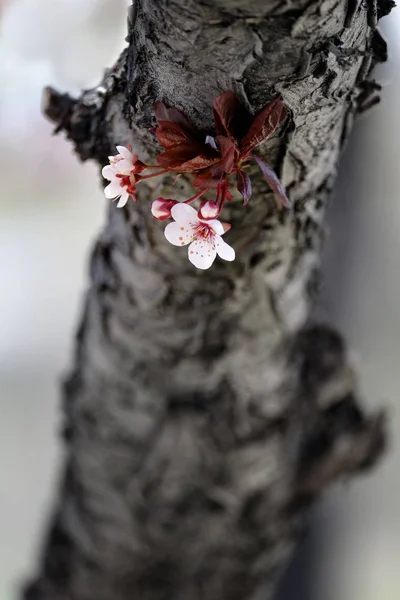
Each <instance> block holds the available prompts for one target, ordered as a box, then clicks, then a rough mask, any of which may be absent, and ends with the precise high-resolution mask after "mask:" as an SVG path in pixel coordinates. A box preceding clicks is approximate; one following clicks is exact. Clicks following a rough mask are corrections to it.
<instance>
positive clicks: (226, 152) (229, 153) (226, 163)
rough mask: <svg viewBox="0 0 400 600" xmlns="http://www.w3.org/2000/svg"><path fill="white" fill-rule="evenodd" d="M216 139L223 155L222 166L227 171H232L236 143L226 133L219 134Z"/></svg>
mask: <svg viewBox="0 0 400 600" xmlns="http://www.w3.org/2000/svg"><path fill="white" fill-rule="evenodd" d="M216 140H217V142H218V146H219V149H220V152H221V155H222V160H221V167H222V168H223V170H224V171H225V173H230V172H231V170H232V167H233V164H234V162H235V150H236V144H235V142H234V141H233V140H232V139H230V138H227V137H225V136H224V135H218V136H217V138H216Z"/></svg>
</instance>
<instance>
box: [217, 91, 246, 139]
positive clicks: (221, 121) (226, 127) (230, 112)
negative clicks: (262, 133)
mask: <svg viewBox="0 0 400 600" xmlns="http://www.w3.org/2000/svg"><path fill="white" fill-rule="evenodd" d="M250 119H251V116H250V115H249V113H248V112H247V110H246V109H245V107H244V106H243V105H242V104H241V103H240V102H239V98H238V97H237V96H236V94H235V92H224V93H223V94H221V95H220V96H217V97H216V98H215V100H214V121H215V129H216V131H217V134H218V135H224V136H228V137H230V138H234V139H237V140H239V139H240V138H241V136H242V134H243V132H245V131H247V128H248V126H249V125H250V122H251V120H250Z"/></svg>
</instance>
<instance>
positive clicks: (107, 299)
mask: <svg viewBox="0 0 400 600" xmlns="http://www.w3.org/2000/svg"><path fill="white" fill-rule="evenodd" d="M387 8H388V3H381V4H378V5H376V4H375V3H374V2H372V1H371V2H368V3H359V2H357V1H354V2H353V1H351V2H347V1H345V0H318V1H317V0H311V1H310V0H297V1H296V2H285V3H281V2H277V1H273V0H270V1H266V0H252V1H250V2H247V3H245V2H243V0H216V1H214V2H208V1H207V0H187V1H185V2H183V1H182V0H181V1H179V0H157V2H154V1H150V0H136V3H135V8H134V10H131V12H130V19H129V33H128V38H127V40H128V47H127V49H126V50H125V51H124V52H123V54H122V55H121V57H120V59H119V60H118V63H117V65H116V66H115V68H114V69H112V70H110V71H108V72H107V73H106V75H105V78H104V81H103V82H101V84H100V86H99V87H98V88H97V89H94V90H88V91H86V92H84V93H83V94H82V96H81V97H80V98H79V99H76V100H75V99H72V98H70V97H69V96H68V95H61V94H59V93H58V92H56V91H55V90H52V89H49V90H47V94H46V101H45V112H46V113H47V115H48V116H49V117H50V118H51V119H52V120H53V121H54V122H55V123H56V124H57V128H58V130H62V131H64V132H65V133H66V135H67V137H68V138H69V139H70V140H71V141H72V142H73V144H74V147H75V149H76V151H77V153H78V155H79V157H80V158H81V159H82V160H87V159H94V160H96V161H97V163H98V164H99V167H101V166H104V164H106V163H107V156H108V155H109V154H113V153H114V148H115V145H116V144H128V143H130V144H132V146H133V147H134V148H135V149H137V150H138V152H139V153H141V154H142V155H143V157H144V158H147V157H148V156H149V157H154V156H155V154H157V153H158V152H159V149H158V148H157V145H156V142H155V140H154V137H153V135H152V133H151V131H150V128H151V127H152V126H153V125H154V115H153V107H154V103H155V101H156V100H162V101H163V102H164V103H165V104H166V105H168V106H177V107H178V108H180V109H181V110H182V111H183V112H184V113H185V114H186V115H187V116H188V118H189V119H190V120H191V121H192V122H193V124H194V125H195V126H196V127H197V128H198V129H200V130H201V131H204V132H205V133H209V132H210V130H211V128H212V110H211V106H212V101H213V99H214V97H215V96H217V95H218V94H219V93H221V92H223V91H227V90H234V91H235V92H236V93H237V94H238V95H239V97H240V98H241V100H242V102H243V103H244V104H245V105H246V106H247V107H248V108H249V110H251V111H252V112H253V113H255V112H256V111H257V110H259V109H261V108H262V107H263V106H265V104H266V103H267V102H268V101H269V100H270V99H272V98H273V97H275V96H276V95H277V94H281V95H282V97H283V98H284V101H285V105H286V106H287V108H288V110H289V112H290V119H289V120H288V122H287V124H286V126H285V128H283V130H281V131H280V134H279V136H276V137H275V138H274V139H273V140H271V141H269V142H268V143H267V144H266V145H265V146H264V147H263V148H262V153H263V154H264V155H265V156H266V157H267V158H268V160H269V161H270V162H271V164H273V165H274V167H275V169H276V170H277V172H278V173H279V174H280V177H281V179H282V182H283V184H284V185H285V187H286V189H287V190H288V193H289V195H290V198H291V201H292V202H293V209H292V211H290V212H288V211H286V210H284V209H282V208H281V207H280V206H278V204H277V202H276V200H275V199H274V196H273V194H272V193H271V192H270V190H268V188H267V186H266V184H265V183H264V182H263V180H262V178H261V176H257V175H256V174H255V178H254V186H253V187H254V195H253V198H252V199H251V201H250V203H249V205H248V206H247V207H246V208H243V207H242V206H241V201H240V200H239V199H236V200H234V201H233V202H232V203H230V204H229V205H228V206H226V209H224V218H226V220H227V221H229V222H231V223H232V230H231V232H230V233H229V234H228V235H229V236H230V237H229V243H231V244H232V245H233V246H234V247H235V249H236V256H237V258H236V260H235V262H233V263H222V262H218V261H216V262H215V264H214V265H213V267H212V269H211V270H210V271H207V272H199V271H196V270H195V269H194V267H193V266H192V265H191V264H190V263H189V262H188V261H187V257H186V256H185V253H184V252H182V251H181V250H180V249H177V248H174V247H171V246H169V245H168V244H167V242H166V241H165V238H164V236H163V228H164V224H162V223H160V222H158V221H156V220H155V219H153V217H152V215H151V213H150V199H151V198H153V197H154V195H155V193H156V192H157V195H160V193H159V192H161V191H162V194H161V195H163V196H166V197H175V198H177V199H179V198H180V197H182V198H183V197H188V194H187V190H188V189H189V188H190V180H188V179H186V178H185V177H182V178H180V180H179V182H178V183H177V184H173V183H172V180H171V179H168V178H166V179H165V180H164V181H163V182H162V183H161V184H160V187H159V188H158V189H153V188H150V187H149V186H147V187H146V186H145V185H144V184H143V187H142V188H141V189H140V194H139V196H140V198H139V201H138V202H137V203H135V204H134V203H129V204H128V205H127V206H126V207H125V208H124V209H116V208H115V206H113V205H111V206H110V207H109V209H108V216H107V222H106V224H105V227H104V230H103V232H102V234H101V235H100V237H99V239H98V241H97V243H96V245H95V248H94V250H93V253H92V258H91V265H90V286H89V290H88V293H87V298H86V308H85V311H84V315H83V317H82V321H81V324H80V327H79V331H78V335H77V342H76V352H75V359H74V367H73V369H72V372H71V375H70V376H69V378H68V380H67V381H66V383H65V386H64V433H65V436H64V437H65V444H66V465H65V473H64V477H63V482H62V484H61V486H60V490H59V496H58V501H57V504H56V508H55V511H54V516H53V519H52V523H51V527H50V530H49V534H48V537H47V540H46V543H45V547H44V552H43V557H42V559H41V563H40V567H39V576H38V577H37V578H36V580H35V581H34V582H32V583H31V584H30V585H29V586H28V587H27V589H26V592H25V598H26V600H67V599H68V600H128V599H131V598H136V597H137V598H140V600H164V599H168V600H200V599H203V598H206V599H207V600H214V599H215V600H224V599H226V600H261V599H263V600H265V599H267V598H270V597H272V595H273V594H274V592H275V589H276V585H277V580H278V576H279V573H280V572H281V571H282V569H283V568H284V566H285V564H286V563H287V561H288V558H289V556H290V553H291V552H292V549H293V547H294V545H295V543H296V540H297V537H298V533H299V531H300V529H301V524H302V520H303V515H304V510H305V509H306V508H307V507H308V506H309V505H310V503H311V502H312V501H313V500H314V499H315V498H316V497H318V496H319V495H320V494H321V492H322V491H323V490H324V489H325V488H326V487H327V485H328V484H330V483H331V482H333V481H335V480H336V479H338V478H339V477H343V476H347V475H349V474H351V473H353V472H356V471H359V470H361V469H363V468H365V467H367V466H370V465H371V464H373V463H374V462H375V460H376V459H377V458H378V456H379V455H380V453H381V450H382V448H383V445H384V427H383V417H382V415H381V414H377V415H372V416H370V417H366V416H365V415H364V414H363V412H362V410H361V409H360V407H359V403H358V400H357V392H356V377H355V375H354V371H353V368H352V365H351V361H350V360H349V357H348V352H347V350H346V346H345V343H344V341H343V339H342V338H341V336H340V335H339V334H338V333H336V332H335V331H333V330H332V329H330V328H329V327H328V326H323V325H315V324H314V325H313V324H311V323H310V322H309V314H310V310H311V307H312V301H313V299H314V296H315V293H316V290H317V287H318V279H319V248H320V243H321V234H322V231H323V225H322V219H323V211H324V207H325V205H326V201H327V199H328V196H329V192H330V190H331V188H332V185H333V181H334V176H335V172H336V167H337V162H338V158H339V154H340V150H341V148H342V145H343V142H344V141H345V139H346V137H347V135H348V132H349V130H350V128H351V124H352V122H353V119H354V116H355V114H356V112H357V110H361V109H363V108H365V106H366V105H367V104H368V102H371V98H372V96H371V94H375V93H376V85H374V84H373V83H371V82H369V81H368V77H369V73H370V70H371V67H372V66H373V63H374V61H375V60H377V58H379V57H381V58H382V55H384V54H385V52H382V41H381V38H380V37H379V38H378V37H377V36H378V33H377V30H376V18H375V17H376V16H377V15H380V14H384V13H385V12H387ZM377 40H379V43H378V42H377ZM377 48H378V49H379V52H377V51H376V50H377ZM374 97H375V96H374ZM172 194H173V195H172ZM189 195H191V194H190V193H189Z"/></svg>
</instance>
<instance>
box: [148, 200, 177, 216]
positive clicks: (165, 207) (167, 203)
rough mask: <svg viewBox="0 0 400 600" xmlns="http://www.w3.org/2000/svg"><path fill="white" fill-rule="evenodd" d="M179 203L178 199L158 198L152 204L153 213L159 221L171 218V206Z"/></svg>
mask: <svg viewBox="0 0 400 600" xmlns="http://www.w3.org/2000/svg"><path fill="white" fill-rule="evenodd" d="M177 203H178V202H177V200H170V199H167V198H157V200H154V202H153V203H152V205H151V213H152V215H153V217H155V218H156V219H158V220H159V221H165V219H170V218H171V208H172V207H173V206H175V204H177Z"/></svg>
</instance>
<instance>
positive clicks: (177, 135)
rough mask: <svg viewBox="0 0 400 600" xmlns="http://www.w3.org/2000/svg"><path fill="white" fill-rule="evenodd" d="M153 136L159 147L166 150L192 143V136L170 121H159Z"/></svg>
mask: <svg viewBox="0 0 400 600" xmlns="http://www.w3.org/2000/svg"><path fill="white" fill-rule="evenodd" d="M155 134H156V137H157V140H158V141H159V143H160V144H161V146H162V147H163V148H165V149H166V150H170V149H171V148H175V147H176V146H180V145H181V144H187V143H189V142H192V141H193V138H192V136H191V135H190V134H189V133H188V132H187V131H186V130H185V129H183V128H182V127H181V126H180V125H177V124H176V123H173V122H172V121H159V122H158V127H157V128H156V130H155Z"/></svg>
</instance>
